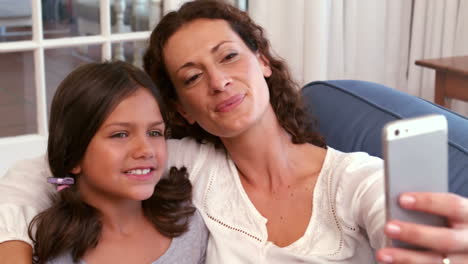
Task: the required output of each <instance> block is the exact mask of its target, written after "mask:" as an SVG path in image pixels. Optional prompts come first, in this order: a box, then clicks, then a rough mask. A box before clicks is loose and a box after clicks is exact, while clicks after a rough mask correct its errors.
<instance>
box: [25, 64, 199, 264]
mask: <svg viewBox="0 0 468 264" xmlns="http://www.w3.org/2000/svg"><path fill="white" fill-rule="evenodd" d="M162 102H163V101H162V100H161V96H160V94H159V92H158V90H157V89H156V88H155V86H154V84H153V82H152V81H151V79H150V78H149V77H148V76H147V75H146V74H145V73H144V72H143V71H142V70H140V69H138V68H136V67H135V66H132V65H130V64H127V63H125V62H105V63H91V64H86V65H83V66H80V67H79V68H77V69H76V70H74V71H72V72H71V73H70V74H69V75H68V76H67V77H66V78H65V79H64V80H63V81H62V82H61V84H60V85H59V87H58V88H57V91H56V93H55V95H54V99H53V101H52V106H51V115H50V126H49V140H48V147H47V157H48V161H49V167H50V169H51V172H52V175H53V176H54V177H51V178H49V179H48V180H49V181H50V182H52V183H56V184H57V185H58V191H59V192H58V193H56V194H55V195H54V202H53V204H52V206H51V207H50V208H48V209H47V210H45V211H43V212H42V213H40V214H39V215H37V216H36V217H35V218H34V219H33V221H32V222H31V224H30V228H29V236H30V238H31V240H33V241H34V262H35V263H38V264H41V263H117V262H126V263H143V262H144V263H175V262H177V260H179V259H187V260H189V261H187V263H194V264H197V263H204V257H205V246H206V241H207V234H208V232H207V230H206V227H205V226H204V224H203V220H202V219H201V217H200V216H199V214H195V215H193V214H194V212H195V208H194V207H193V206H192V205H191V203H190V198H191V188H192V186H191V184H190V181H189V180H188V178H187V177H186V173H185V172H184V170H180V171H178V170H176V169H175V168H173V169H171V170H170V174H169V175H168V176H167V177H166V178H163V179H161V175H162V174H163V172H164V171H165V164H166V157H167V154H166V140H165V138H164V136H165V130H166V129H165V121H164V120H165V119H167V118H166V115H165V114H166V109H165V107H164V104H163V103H162ZM33 230H34V231H33ZM189 248H191V250H187V249H189Z"/></svg>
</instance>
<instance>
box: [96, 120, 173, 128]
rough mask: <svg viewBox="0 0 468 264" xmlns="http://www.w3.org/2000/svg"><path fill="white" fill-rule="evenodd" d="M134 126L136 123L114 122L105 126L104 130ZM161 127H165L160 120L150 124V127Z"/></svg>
mask: <svg viewBox="0 0 468 264" xmlns="http://www.w3.org/2000/svg"><path fill="white" fill-rule="evenodd" d="M133 124H134V123H131V122H113V123H110V124H107V125H105V126H104V128H106V127H110V126H120V127H131V126H133ZM160 125H164V121H163V120H158V121H155V122H152V123H150V124H149V126H150V127H154V126H160Z"/></svg>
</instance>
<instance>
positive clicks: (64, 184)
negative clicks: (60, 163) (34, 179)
mask: <svg viewBox="0 0 468 264" xmlns="http://www.w3.org/2000/svg"><path fill="white" fill-rule="evenodd" d="M47 182H48V183H52V184H55V185H57V191H58V192H60V191H61V190H63V189H66V188H68V187H70V185H72V184H74V183H75V179H73V178H72V177H65V178H55V177H49V178H47Z"/></svg>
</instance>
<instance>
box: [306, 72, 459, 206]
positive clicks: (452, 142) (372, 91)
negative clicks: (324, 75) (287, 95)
mask: <svg viewBox="0 0 468 264" xmlns="http://www.w3.org/2000/svg"><path fill="white" fill-rule="evenodd" d="M302 94H303V98H304V103H305V105H306V107H307V109H308V111H309V113H310V114H311V115H312V116H314V117H315V118H316V119H317V125H318V129H319V132H320V133H321V134H322V135H323V136H324V137H325V140H326V141H327V144H328V145H329V146H331V147H333V148H335V149H338V150H341V151H345V152H352V151H364V152H367V153H369V154H371V155H374V156H378V157H382V141H381V133H382V128H383V126H384V125H385V124H386V123H387V122H389V121H393V120H397V119H402V118H409V117H415V116H421V115H426V114H442V115H444V116H445V117H446V118H447V122H448V129H449V131H448V132H449V133H448V151H449V191H450V192H454V193H457V194H459V195H462V196H465V197H468V119H467V118H465V117H463V116H460V115H458V114H456V113H454V112H451V111H449V110H447V109H445V108H443V107H440V106H438V105H435V104H433V103H430V102H428V101H425V100H423V99H420V98H418V97H415V96H411V95H408V94H405V93H402V92H399V91H397V90H395V89H391V88H388V87H385V86H383V85H380V84H376V83H371V82H365V81H357V80H336V81H319V82H312V83H309V84H307V85H305V86H304V88H303V89H302Z"/></svg>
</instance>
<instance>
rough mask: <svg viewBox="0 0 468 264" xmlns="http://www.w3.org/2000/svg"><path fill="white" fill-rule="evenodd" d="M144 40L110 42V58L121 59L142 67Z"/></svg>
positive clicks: (145, 43)
mask: <svg viewBox="0 0 468 264" xmlns="http://www.w3.org/2000/svg"><path fill="white" fill-rule="evenodd" d="M146 45H147V42H146V40H140V41H129V42H123V43H114V44H112V59H113V60H123V61H126V62H129V63H132V64H133V65H135V66H137V67H139V68H141V69H143V54H144V52H145V49H146Z"/></svg>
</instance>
